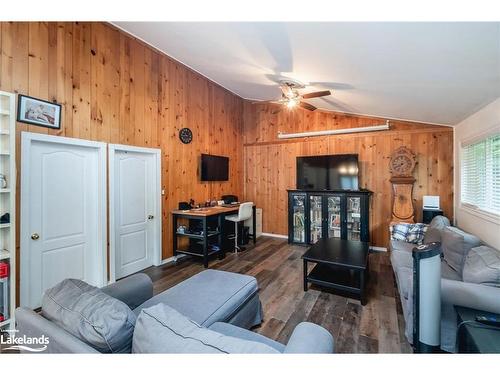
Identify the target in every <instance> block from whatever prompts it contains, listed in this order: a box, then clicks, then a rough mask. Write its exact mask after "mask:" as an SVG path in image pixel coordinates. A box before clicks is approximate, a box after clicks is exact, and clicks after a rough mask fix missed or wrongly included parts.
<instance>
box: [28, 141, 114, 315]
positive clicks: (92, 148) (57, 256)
mask: <svg viewBox="0 0 500 375" xmlns="http://www.w3.org/2000/svg"><path fill="white" fill-rule="evenodd" d="M105 149H106V145H105V144H104V143H99V142H89V141H82V140H76V139H72V138H63V137H56V136H47V135H40V134H33V133H23V134H22V163H21V164H22V181H21V215H22V216H21V280H20V281H21V305H23V306H29V307H32V308H36V307H39V306H40V305H41V297H42V295H43V293H44V292H45V290H46V289H48V288H51V287H52V286H54V285H55V284H56V283H58V282H59V281H61V280H63V279H65V278H76V279H81V280H84V281H86V282H88V283H89V284H92V285H96V286H103V285H104V284H105V280H106V256H105V254H106V252H105V249H106V242H105V239H106V190H105V189H106V179H105V168H106V161H105V156H106V154H105Z"/></svg>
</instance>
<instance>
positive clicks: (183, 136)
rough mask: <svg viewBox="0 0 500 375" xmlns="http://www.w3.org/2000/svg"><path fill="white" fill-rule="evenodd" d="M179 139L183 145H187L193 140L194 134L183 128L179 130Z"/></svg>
mask: <svg viewBox="0 0 500 375" xmlns="http://www.w3.org/2000/svg"><path fill="white" fill-rule="evenodd" d="M179 139H180V140H181V142H182V143H184V144H186V145H187V144H188V143H191V141H192V140H193V132H192V131H191V129H189V128H182V129H181V130H179Z"/></svg>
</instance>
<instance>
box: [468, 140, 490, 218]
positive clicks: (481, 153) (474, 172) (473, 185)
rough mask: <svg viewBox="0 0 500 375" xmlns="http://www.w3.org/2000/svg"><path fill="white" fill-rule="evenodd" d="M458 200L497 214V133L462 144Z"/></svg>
mask: <svg viewBox="0 0 500 375" xmlns="http://www.w3.org/2000/svg"><path fill="white" fill-rule="evenodd" d="M461 171H462V173H461V202H462V203H465V204H467V205H470V206H473V207H474V208H478V209H480V210H483V211H486V212H489V213H492V214H495V215H500V134H495V135H492V136H489V137H488V138H486V139H483V140H481V141H479V142H475V143H472V144H468V145H465V146H462V165H461Z"/></svg>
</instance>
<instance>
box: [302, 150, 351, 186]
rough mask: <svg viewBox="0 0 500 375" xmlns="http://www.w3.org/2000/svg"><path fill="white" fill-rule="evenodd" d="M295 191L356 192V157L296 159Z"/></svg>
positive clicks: (329, 156) (338, 156)
mask: <svg viewBox="0 0 500 375" xmlns="http://www.w3.org/2000/svg"><path fill="white" fill-rule="evenodd" d="M297 189H304V190H307V189H309V190H358V189H359V186H358V155H356V154H344V155H322V156H301V157H297Z"/></svg>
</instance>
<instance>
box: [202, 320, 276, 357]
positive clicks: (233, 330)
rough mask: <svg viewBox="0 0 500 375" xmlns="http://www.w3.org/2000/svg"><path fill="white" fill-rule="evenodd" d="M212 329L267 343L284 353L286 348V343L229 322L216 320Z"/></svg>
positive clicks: (224, 333)
mask: <svg viewBox="0 0 500 375" xmlns="http://www.w3.org/2000/svg"><path fill="white" fill-rule="evenodd" d="M208 328H209V329H210V330H211V331H215V332H219V333H221V334H223V335H225V336H232V337H237V338H239V339H243V340H250V341H256V342H260V343H262V344H266V345H268V346H270V347H271V348H274V349H276V350H277V351H279V352H281V353H283V351H284V350H285V345H283V344H282V343H279V342H278V341H274V340H271V339H270V338H268V337H266V336H262V335H259V334H258V333H255V332H252V331H250V330H248V329H245V328H241V327H238V326H235V325H233V324H229V323H222V322H215V323H214V324H212V325H211V326H210V327H208Z"/></svg>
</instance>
